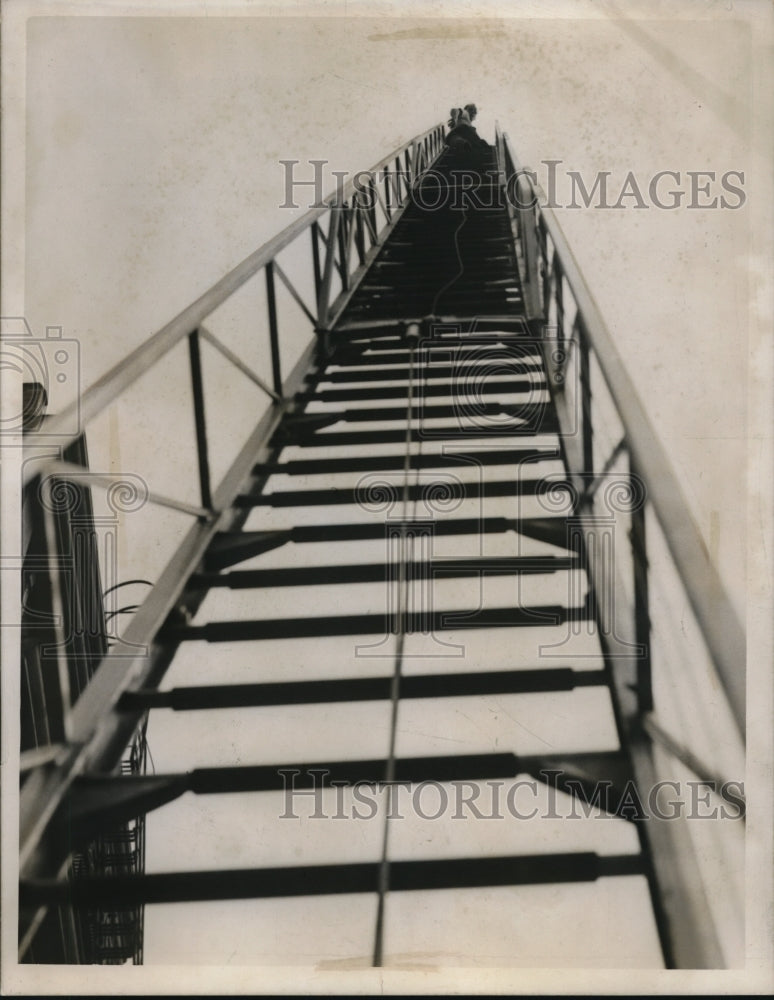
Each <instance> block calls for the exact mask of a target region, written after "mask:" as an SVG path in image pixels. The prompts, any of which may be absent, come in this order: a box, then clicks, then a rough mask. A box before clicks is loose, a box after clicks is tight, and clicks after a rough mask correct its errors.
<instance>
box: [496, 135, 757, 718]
mask: <svg viewBox="0 0 774 1000" xmlns="http://www.w3.org/2000/svg"><path fill="white" fill-rule="evenodd" d="M502 146H503V148H504V149H505V150H506V151H507V153H508V162H510V163H511V164H512V165H513V167H514V170H515V171H517V172H519V176H520V177H524V178H529V183H530V185H531V187H532V190H533V194H534V199H533V201H534V204H535V211H536V224H535V225H532V226H530V227H529V228H530V230H531V232H532V234H533V235H534V236H535V237H536V239H537V240H538V241H539V239H540V230H541V229H542V230H543V233H544V236H547V241H550V244H551V247H552V250H553V253H552V261H553V260H556V261H558V266H559V271H558V275H559V276H560V278H561V279H563V280H562V281H561V285H562V287H563V288H564V289H565V291H569V293H570V295H571V296H572V299H573V300H574V303H575V307H576V310H577V313H576V321H575V323H574V324H573V327H574V332H575V340H576V347H575V348H574V349H576V350H577V349H579V350H580V351H585V350H588V351H589V352H590V353H591V355H593V358H594V359H595V361H596V364H597V365H598V366H599V370H600V372H601V374H602V377H603V379H604V382H605V385H606V388H607V391H608V392H609V394H610V397H611V398H612V400H613V403H614V406H615V409H616V412H617V414H618V417H619V418H620V421H621V424H622V426H623V430H624V437H625V447H626V450H627V451H628V453H629V455H630V456H631V461H632V464H633V465H634V466H636V468H637V473H638V476H639V477H640V478H641V481H642V483H643V485H644V487H645V490H646V494H647V502H648V503H649V504H650V505H651V506H652V509H653V511H654V512H655V514H656V517H657V519H658V522H659V525H660V528H661V530H662V531H663V534H664V536H665V538H666V541H667V544H668V546H669V551H670V553H671V558H672V560H673V563H674V566H675V568H676V570H677V572H678V574H679V577H680V580H681V584H682V586H683V588H684V590H685V593H686V595H687V597H688V599H689V601H690V604H691V606H692V608H693V612H694V614H695V615H696V619H697V621H698V623H699V626H700V628H701V629H702V632H703V635H704V638H705V641H706V644H707V647H708V649H709V653H710V656H711V658H712V661H713V663H714V665H715V668H716V670H717V672H718V675H719V678H720V680H721V683H722V685H723V687H724V689H725V693H726V697H727V699H728V702H729V705H730V707H731V709H732V712H733V715H734V718H735V721H736V725H737V727H738V730H739V732H740V734H742V735H743V734H744V726H745V636H744V631H743V628H742V625H741V622H740V621H739V618H738V615H737V613H736V610H735V609H734V607H733V605H732V603H731V600H730V597H729V595H728V594H727V592H726V590H725V588H724V586H723V583H722V581H721V579H720V576H719V574H718V571H717V569H716V568H715V566H714V565H713V563H712V561H711V560H710V558H709V554H708V551H707V547H706V545H705V543H704V540H703V538H702V536H701V533H700V531H699V529H698V527H697V525H696V523H695V520H694V518H693V516H692V514H691V511H690V508H689V506H688V502H687V499H686V496H685V492H684V490H683V488H682V486H681V485H680V482H679V480H678V478H677V475H676V473H675V471H674V469H673V467H672V464H671V462H670V461H669V459H668V456H667V454H666V452H665V450H664V447H663V445H662V444H661V442H660V441H659V440H658V438H657V436H656V434H655V431H654V430H653V427H652V424H651V422H650V420H649V418H648V416H647V412H646V410H645V408H644V406H643V404H642V402H641V400H640V397H639V394H638V393H637V391H636V389H635V387H634V384H633V383H632V381H631V378H630V377H629V374H628V372H627V371H626V369H625V367H624V365H623V362H622V360H621V356H620V354H619V352H618V349H617V348H616V345H615V342H614V340H613V337H612V335H611V333H610V331H609V329H608V327H607V324H606V323H605V321H604V319H603V317H602V315H601V313H600V311H599V308H598V306H597V304H596V302H595V301H594V298H593V296H592V294H591V292H590V290H589V288H588V285H587V284H586V281H585V279H584V278H583V275H582V274H581V271H580V268H579V266H578V263H577V261H576V259H575V257H574V255H573V253H572V250H571V249H570V246H569V244H568V243H567V240H566V237H565V235H564V233H563V231H562V228H561V226H560V225H559V222H558V220H557V218H556V215H555V213H554V212H553V210H552V209H551V208H550V207H548V205H547V204H546V197H545V194H544V192H543V191H542V189H541V187H540V185H539V184H538V183H537V181H536V179H535V178H534V177H533V176H530V172H529V171H525V170H523V168H522V167H521V164H520V163H519V160H518V157H517V156H516V154H515V152H514V151H513V147H512V145H511V142H510V139H509V138H508V136H507V134H503V135H502ZM541 256H543V255H541ZM546 256H547V253H546V255H545V256H544V257H543V263H544V266H545V264H546V259H545V257H546ZM555 270H556V269H555ZM559 284H560V283H559V282H554V284H553V292H552V295H554V296H555V295H556V289H557V287H558V285H559ZM558 304H559V303H554V307H556V305H558ZM550 305H551V303H548V302H546V303H544V316H546V315H547V314H548V310H549V306H550ZM545 333H546V334H549V336H548V337H546V336H544V337H543V338H542V340H543V341H545V342H543V343H542V348H543V350H544V353H545V354H546V360H547V367H548V370H549V375H552V376H553V378H552V382H553V386H552V388H553V391H554V395H555V398H556V400H557V406H558V409H559V411H560V418H561V417H562V416H564V419H565V421H568V420H569V419H574V418H575V414H574V413H567V412H566V411H565V412H564V414H562V409H563V408H562V394H563V392H564V386H563V384H562V375H563V371H562V365H561V364H559V365H558V366H557V365H556V364H555V360H554V359H553V358H552V356H551V353H552V352H551V348H552V346H553V347H557V346H558V347H559V348H560V349H561V353H563V354H564V355H565V356H566V355H567V354H568V353H569V352H570V351H571V350H573V348H572V346H571V345H556V344H554V345H552V344H550V343H548V342H547V340H550V328H548V329H546V330H545ZM557 376H558V377H557ZM581 391H582V393H584V394H586V395H585V397H584V399H583V402H582V406H581V409H582V410H583V411H585V412H586V415H587V419H588V420H590V418H591V406H590V403H591V397H590V395H589V394H590V386H589V385H588V384H587V385H586V386H585V387H584V386H582V387H581ZM575 412H576V413H577V407H576V408H575ZM585 433H586V434H587V435H589V434H590V433H592V428H591V427H590V425H589V426H587V427H586V429H585ZM584 452H586V454H588V451H587V449H586V448H584ZM570 471H571V473H573V474H574V475H576V476H577V477H578V480H579V483H580V485H581V491H582V490H583V488H584V487H585V484H586V483H587V482H589V481H590V479H593V476H594V474H595V470H594V469H593V468H584V467H583V461H581V462H579V463H578V464H576V465H575V467H571V469H570ZM643 557H644V553H641V554H640V555H639V556H635V558H639V559H641V558H643Z"/></svg>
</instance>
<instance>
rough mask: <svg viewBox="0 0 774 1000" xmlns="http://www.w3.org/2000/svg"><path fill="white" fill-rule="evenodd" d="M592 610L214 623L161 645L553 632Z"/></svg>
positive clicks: (186, 629)
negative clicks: (525, 630) (545, 629)
mask: <svg viewBox="0 0 774 1000" xmlns="http://www.w3.org/2000/svg"><path fill="white" fill-rule="evenodd" d="M589 618H590V610H589V609H588V607H586V606H584V607H578V608H566V607H564V606H562V605H558V604H556V605H540V606H536V607H530V608H512V607H506V608H483V609H481V608H476V609H473V610H469V609H465V608H463V609H459V610H456V609H455V610H449V611H431V612H417V613H415V614H414V613H407V614H404V615H403V616H402V619H401V620H400V621H398V619H397V616H396V615H390V614H362V615H331V616H325V617H319V618H315V617H307V618H266V619H256V620H245V621H219V622H209V623H208V624H206V625H179V624H177V623H169V624H167V625H165V626H164V627H163V628H162V629H161V632H160V633H159V641H160V642H162V643H163V642H173V643H177V642H197V641H203V642H251V641H254V640H260V639H302V638H303V639H307V638H323V637H325V636H345V635H346V636H350V635H397V634H398V633H399V632H403V633H405V634H406V635H414V634H423V635H427V634H430V633H436V632H448V631H450V630H454V629H461V630H466V629H479V628H524V627H530V626H534V627H546V626H549V627H552V626H557V625H564V624H566V623H567V622H580V621H587V620H588V619H589Z"/></svg>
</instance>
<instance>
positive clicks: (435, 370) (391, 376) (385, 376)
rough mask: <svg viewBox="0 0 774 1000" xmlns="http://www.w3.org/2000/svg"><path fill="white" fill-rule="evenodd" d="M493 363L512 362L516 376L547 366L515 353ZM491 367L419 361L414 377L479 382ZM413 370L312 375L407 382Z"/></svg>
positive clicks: (368, 369)
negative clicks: (410, 371) (477, 377)
mask: <svg viewBox="0 0 774 1000" xmlns="http://www.w3.org/2000/svg"><path fill="white" fill-rule="evenodd" d="M491 360H492V364H496V363H497V362H502V363H503V364H505V365H508V366H509V367H510V368H511V369H512V370H513V373H514V375H515V374H517V373H519V374H520V373H522V372H529V371H532V372H536V371H540V372H542V371H543V370H544V369H543V365H542V364H541V363H540V362H538V361H522V359H521V358H515V357H513V356H508V355H507V354H503V355H502V356H501V357H498V356H497V355H493V356H492V359H491ZM487 370H491V369H488V366H487V365H470V364H460V365H436V364H433V365H426V366H422V365H419V364H417V366H416V369H415V371H414V378H415V381H416V382H417V383H419V382H421V381H422V380H423V379H428V378H433V379H439V378H443V379H447V380H449V379H455V380H462V379H472V380H473V381H472V382H471V383H470V384H472V385H475V384H476V383H475V379H476V376H477V375H478V376H480V375H484V374H486V372H487ZM498 374H502V371H498ZM408 375H409V369H408V365H403V366H401V367H399V368H378V367H376V366H371V367H366V368H363V369H362V370H359V369H355V370H354V371H336V372H330V371H325V372H324V373H323V374H322V375H320V374H319V373H316V374H315V375H314V376H313V377H310V380H311V381H317V380H319V381H320V382H392V381H395V382H397V381H406V380H407V379H408ZM458 384H462V385H464V384H465V383H464V382H460V381H458ZM404 413H405V411H404Z"/></svg>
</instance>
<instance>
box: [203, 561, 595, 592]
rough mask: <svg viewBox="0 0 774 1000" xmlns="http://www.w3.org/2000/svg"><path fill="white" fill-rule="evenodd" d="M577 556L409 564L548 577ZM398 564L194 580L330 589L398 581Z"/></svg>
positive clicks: (429, 573) (457, 573)
mask: <svg viewBox="0 0 774 1000" xmlns="http://www.w3.org/2000/svg"><path fill="white" fill-rule="evenodd" d="M580 565H581V563H580V561H579V559H578V558H576V557H574V556H550V555H549V556H502V557H499V558H487V557H476V558H473V559H442V560H437V561H435V562H433V561H429V562H428V561H426V562H409V563H407V564H406V578H407V579H409V580H425V579H439V580H442V579H450V578H462V577H472V578H480V577H484V576H494V575H499V576H517V575H519V576H521V575H530V574H535V575H547V574H551V573H558V572H560V571H562V570H573V569H579V568H580ZM397 572H398V565H397V563H389V562H380V563H340V564H338V565H331V566H280V567H275V568H272V569H247V570H234V571H232V572H231V573H196V574H194V575H193V576H192V577H191V579H190V580H189V583H188V585H189V587H191V588H193V589H194V590H199V589H202V588H204V589H208V590H211V589H213V588H216V587H226V588H228V589H229V590H252V589H253V588H259V587H300V586H315V587H316V586H327V585H338V584H351V583H385V582H388V581H395V580H396V579H397Z"/></svg>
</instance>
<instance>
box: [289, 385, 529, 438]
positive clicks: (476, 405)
mask: <svg viewBox="0 0 774 1000" xmlns="http://www.w3.org/2000/svg"><path fill="white" fill-rule="evenodd" d="M461 388H462V390H463V392H462V393H460V394H459V400H458V402H456V403H423V402H422V401H421V400H418V401H417V402H416V403H415V406H414V414H413V416H414V419H415V420H422V419H425V420H433V419H436V420H437V419H448V418H450V417H457V418H459V419H460V420H478V421H483V420H484V418H485V417H498V416H499V415H501V414H506V415H507V416H511V417H516V418H517V419H520V420H534V419H535V418H536V417H538V416H540V415H542V414H543V413H544V412H545V411H546V410H548V408H549V403H548V402H547V401H546V402H540V403H532V402H529V401H524V402H507V403H503V402H494V403H485V402H483V401H481V400H479V399H472V400H470V399H468V398H466V397H465V395H464V386H462V387H461ZM318 419H319V420H320V421H321V422H322V421H323V420H326V421H328V422H329V423H333V422H344V423H377V422H381V421H384V420H405V419H406V407H405V406H382V407H374V406H368V407H365V406H364V407H349V408H348V409H344V410H333V411H330V412H327V411H326V412H323V413H304V414H302V415H301V416H299V417H292V416H291V417H288V418H287V419H286V420H285V421H284V422H283V429H285V430H293V429H294V428H295V426H296V425H300V426H302V427H303V425H304V423H315V422H316V421H317V420H318ZM492 430H494V431H500V432H501V431H502V422H501V421H498V422H497V423H496V424H495V425H494V427H493V428H492Z"/></svg>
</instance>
